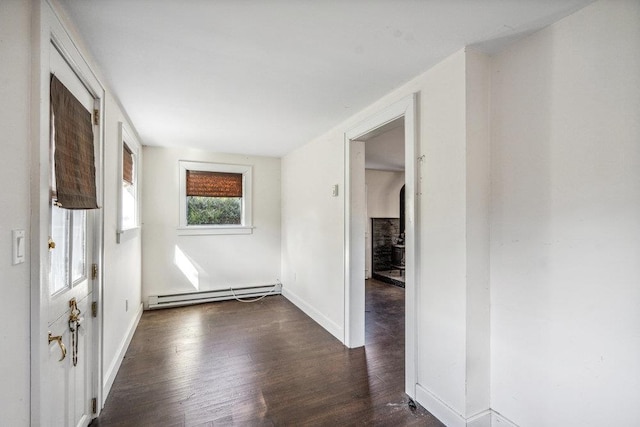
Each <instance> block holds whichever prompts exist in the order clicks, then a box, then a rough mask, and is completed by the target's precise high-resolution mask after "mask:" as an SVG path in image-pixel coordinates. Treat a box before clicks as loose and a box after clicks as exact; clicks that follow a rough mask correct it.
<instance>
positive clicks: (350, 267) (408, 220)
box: [344, 94, 420, 398]
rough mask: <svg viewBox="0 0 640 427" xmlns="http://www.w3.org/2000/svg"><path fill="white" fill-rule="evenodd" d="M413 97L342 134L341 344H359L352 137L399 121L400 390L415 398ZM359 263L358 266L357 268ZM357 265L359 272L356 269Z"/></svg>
mask: <svg viewBox="0 0 640 427" xmlns="http://www.w3.org/2000/svg"><path fill="white" fill-rule="evenodd" d="M416 106H417V94H411V95H409V96H407V97H405V98H403V99H401V100H400V101H398V102H396V103H394V104H392V105H390V106H388V107H386V108H384V109H382V110H381V111H379V112H378V113H376V114H374V115H372V116H370V117H368V118H367V119H365V120H364V121H362V122H361V123H360V124H358V125H357V126H355V127H353V128H351V129H350V130H348V131H347V132H346V133H345V137H344V138H345V144H344V146H345V185H344V188H345V271H344V281H345V293H344V301H345V303H344V308H345V314H344V323H345V325H344V343H345V345H346V346H348V347H350V348H355V347H361V346H363V345H364V336H365V321H364V306H365V302H364V234H363V230H364V228H365V226H366V225H365V223H366V212H364V211H363V210H364V209H365V207H364V203H363V197H364V195H363V194H361V193H362V188H361V186H363V185H364V181H363V180H364V178H363V177H362V176H360V173H359V172H358V171H357V170H355V169H354V170H353V171H352V166H354V167H358V168H359V167H360V166H359V165H361V164H364V159H361V158H360V157H361V154H362V148H363V147H362V145H361V144H363V143H362V142H358V141H357V139H358V138H360V137H362V136H364V135H366V134H367V133H369V132H371V131H373V130H375V129H378V128H380V127H381V126H383V125H385V124H387V123H389V122H392V121H393V120H396V119H399V118H404V149H405V205H406V210H405V227H406V228H405V251H406V255H405V256H406V258H405V263H406V270H405V392H406V393H407V394H408V395H409V396H410V397H412V398H415V392H416V383H417V372H416V360H417V346H416V334H417V316H416V301H417V298H416V291H417V289H416V287H417V284H418V283H420V282H419V280H418V278H419V267H420V266H419V265H418V263H416V259H419V258H418V253H417V251H418V245H417V244H416V236H417V235H418V224H417V218H418V216H417V212H416V208H417V204H416V188H417V171H416V162H417V158H416V152H417V141H418V140H417V130H416V125H417V119H416ZM361 264H362V265H361ZM361 267H362V268H361Z"/></svg>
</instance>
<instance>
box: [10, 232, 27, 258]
mask: <svg viewBox="0 0 640 427" xmlns="http://www.w3.org/2000/svg"><path fill="white" fill-rule="evenodd" d="M11 241H12V242H13V250H12V252H11V253H12V254H13V261H12V264H13V265H16V264H22V263H23V262H24V253H25V239H24V230H12V231H11Z"/></svg>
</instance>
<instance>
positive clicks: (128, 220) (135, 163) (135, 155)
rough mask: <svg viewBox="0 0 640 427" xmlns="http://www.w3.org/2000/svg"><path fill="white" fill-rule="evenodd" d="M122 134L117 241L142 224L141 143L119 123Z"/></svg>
mask: <svg viewBox="0 0 640 427" xmlns="http://www.w3.org/2000/svg"><path fill="white" fill-rule="evenodd" d="M118 127H119V129H118V131H119V134H120V147H119V148H120V154H119V158H120V168H119V173H118V176H119V180H120V186H119V187H118V191H119V215H118V233H117V241H118V243H120V239H121V237H122V235H124V234H126V233H127V232H128V231H131V230H136V229H137V228H138V227H139V225H140V220H139V217H140V214H139V198H140V197H139V194H138V187H139V186H138V179H139V176H140V173H139V164H140V162H139V153H140V144H139V143H138V141H137V140H136V139H135V138H134V137H133V133H132V132H130V131H129V130H128V128H127V126H126V125H125V124H124V123H122V122H120V123H119V124H118Z"/></svg>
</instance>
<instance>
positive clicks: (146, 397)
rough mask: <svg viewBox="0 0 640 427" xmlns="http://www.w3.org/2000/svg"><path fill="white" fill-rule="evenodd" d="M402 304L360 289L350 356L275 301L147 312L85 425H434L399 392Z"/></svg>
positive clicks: (391, 292)
mask: <svg viewBox="0 0 640 427" xmlns="http://www.w3.org/2000/svg"><path fill="white" fill-rule="evenodd" d="M403 301H404V289H401V288H397V287H394V286H391V285H387V284H384V283H380V282H376V281H373V280H370V281H367V299H366V321H367V330H366V346H365V347H364V348H358V349H351V350H350V349H347V348H345V347H344V346H343V345H342V344H341V343H340V342H339V341H338V340H337V339H335V338H334V337H333V336H332V335H331V334H329V333H328V332H326V331H325V330H324V329H322V328H321V327H320V326H319V325H317V324H316V323H315V322H314V321H313V320H311V319H310V318H309V317H307V316H306V315H305V314H304V313H302V312H301V311H300V310H299V309H298V308H296V307H295V306H294V305H293V304H291V303H290V302H289V301H287V300H286V299H285V298H284V297H282V296H270V297H267V298H264V299H263V300H261V301H259V302H256V303H252V304H248V303H241V302H237V301H225V302H217V303H211V304H203V305H197V306H190V307H182V308H173V309H167V310H158V311H147V312H145V313H144V314H143V316H142V319H141V321H140V324H139V326H138V329H137V331H136V333H135V335H134V337H133V340H132V342H131V345H130V347H129V350H128V351H127V354H126V357H125V359H124V361H123V363H122V367H121V368H120V371H119V373H118V376H117V377H116V380H115V382H114V384H113V387H112V389H111V393H110V395H109V397H108V399H107V402H106V405H105V407H104V409H103V411H102V414H101V415H100V418H99V419H97V420H94V422H93V423H92V426H218V425H220V426H224V425H240V426H245V425H250V426H281V425H294V426H298V425H310V426H311V425H312V426H316V425H320V426H323V425H324V426H347V425H381V426H405V425H406V426H409V425H411V426H441V425H442V424H441V423H440V422H439V421H438V420H436V419H435V418H434V417H433V416H432V415H431V414H429V413H428V412H427V411H425V410H424V409H423V408H421V407H419V406H418V408H417V409H415V410H412V409H410V408H409V406H408V398H407V396H406V395H405V394H404V392H403V388H404V332H403V331H404V310H403Z"/></svg>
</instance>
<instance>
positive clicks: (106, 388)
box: [102, 303, 144, 405]
mask: <svg viewBox="0 0 640 427" xmlns="http://www.w3.org/2000/svg"><path fill="white" fill-rule="evenodd" d="M143 311H144V304H142V303H140V307H138V312H137V313H136V315H135V317H134V318H133V321H132V322H131V324H130V325H129V330H128V331H127V335H126V336H125V337H124V338H123V339H122V341H121V342H120V350H119V351H118V354H117V356H116V357H115V358H114V359H113V361H111V365H110V366H109V369H107V371H106V373H105V375H104V381H103V386H102V405H104V402H106V401H107V397H108V396H109V392H110V391H111V386H113V382H114V381H115V379H116V375H117V374H118V371H119V370H120V365H121V364H122V361H123V360H124V356H125V354H126V353H127V349H128V348H129V344H131V339H132V338H133V334H134V333H135V331H136V328H137V327H138V322H140V318H141V317H142V312H143Z"/></svg>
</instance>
